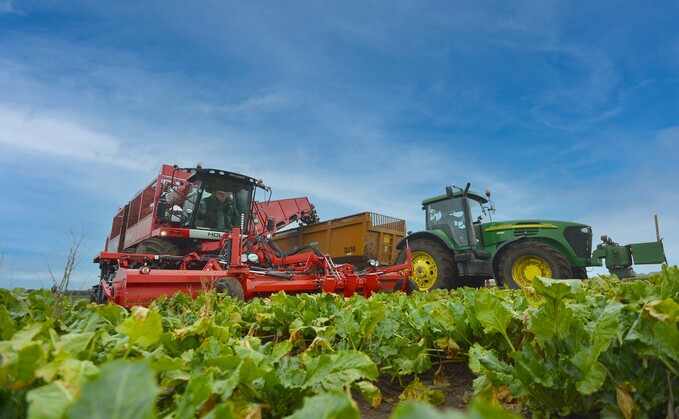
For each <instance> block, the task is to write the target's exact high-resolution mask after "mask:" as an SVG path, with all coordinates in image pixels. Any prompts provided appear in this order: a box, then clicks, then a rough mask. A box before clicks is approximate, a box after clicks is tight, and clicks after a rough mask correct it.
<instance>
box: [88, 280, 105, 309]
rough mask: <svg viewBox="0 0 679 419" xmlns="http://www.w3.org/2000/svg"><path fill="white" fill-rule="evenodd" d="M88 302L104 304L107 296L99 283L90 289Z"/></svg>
mask: <svg viewBox="0 0 679 419" xmlns="http://www.w3.org/2000/svg"><path fill="white" fill-rule="evenodd" d="M90 302H91V303H96V304H106V303H107V302H108V297H107V296H106V294H104V289H103V288H102V287H101V284H97V285H94V286H93V287H92V290H91V291H90Z"/></svg>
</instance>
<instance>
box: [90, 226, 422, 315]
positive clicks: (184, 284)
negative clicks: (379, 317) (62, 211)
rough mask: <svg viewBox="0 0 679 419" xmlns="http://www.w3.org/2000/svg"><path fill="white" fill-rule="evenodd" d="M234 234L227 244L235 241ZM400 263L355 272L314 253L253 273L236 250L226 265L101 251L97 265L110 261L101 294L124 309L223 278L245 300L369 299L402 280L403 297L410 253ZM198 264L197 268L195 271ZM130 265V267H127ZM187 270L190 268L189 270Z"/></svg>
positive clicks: (195, 289)
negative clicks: (165, 263) (159, 263)
mask: <svg viewBox="0 0 679 419" xmlns="http://www.w3.org/2000/svg"><path fill="white" fill-rule="evenodd" d="M241 237H242V236H241V234H240V231H239V230H238V229H234V231H233V233H232V234H231V235H230V238H229V240H230V241H231V242H232V243H233V242H235V243H238V242H240V240H241ZM407 252H408V253H407V254H408V257H407V258H406V262H405V263H403V264H401V265H397V266H390V267H385V268H384V269H377V268H370V269H367V270H365V271H363V272H356V271H355V270H354V267H353V266H352V265H349V264H341V265H334V264H333V263H332V261H331V260H330V259H329V258H327V257H325V256H319V255H317V254H316V253H300V254H297V255H292V256H289V257H287V258H279V259H281V260H285V263H284V264H280V265H277V266H276V268H275V269H270V270H261V269H259V270H258V269H254V268H252V267H251V266H249V265H248V264H246V263H243V262H241V255H242V247H238V246H236V247H235V249H234V251H233V252H232V253H231V258H230V260H229V261H221V262H220V261H219V260H218V259H216V258H209V259H208V260H207V261H205V260H204V257H201V256H200V255H199V254H197V253H192V254H189V255H186V256H184V257H182V258H181V260H180V261H179V269H153V268H150V267H149V264H147V262H148V261H153V260H157V259H158V258H159V257H158V256H156V255H140V254H125V253H105V252H102V253H101V255H100V256H99V258H98V261H99V262H115V263H117V264H118V270H117V272H116V275H115V276H114V278H113V280H112V282H111V284H110V285H109V284H108V283H107V282H106V281H103V280H102V281H101V286H102V287H103V290H104V294H105V295H106V297H107V298H108V299H109V300H110V301H113V302H115V303H116V304H119V305H121V306H124V307H128V308H129V307H132V306H134V305H147V304H149V303H150V302H151V301H153V300H154V299H155V298H157V297H159V296H161V295H168V296H171V295H174V294H175V293H176V292H183V293H186V294H188V295H190V296H191V297H193V298H195V297H196V296H197V295H198V292H199V291H201V290H209V289H212V288H213V287H214V286H216V284H217V283H218V282H219V280H221V279H223V278H236V279H238V281H239V282H240V284H241V286H242V288H243V294H244V298H245V299H246V300H248V299H251V298H253V297H255V296H265V295H270V294H275V293H277V292H279V291H284V292H286V293H291V294H295V293H317V292H334V293H339V294H343V295H344V296H345V297H351V296H353V295H355V294H362V295H363V296H365V297H370V296H371V295H372V294H373V293H374V292H378V291H381V290H388V291H391V290H393V287H394V284H395V283H396V282H397V281H398V280H400V279H403V284H404V285H403V286H402V287H401V290H402V291H404V292H407V288H406V282H407V279H408V278H409V277H410V273H411V272H412V262H411V259H410V249H408V250H407ZM197 264H199V265H202V267H201V268H200V269H195V266H196V265H197ZM132 266H134V267H132ZM192 268H193V269H192Z"/></svg>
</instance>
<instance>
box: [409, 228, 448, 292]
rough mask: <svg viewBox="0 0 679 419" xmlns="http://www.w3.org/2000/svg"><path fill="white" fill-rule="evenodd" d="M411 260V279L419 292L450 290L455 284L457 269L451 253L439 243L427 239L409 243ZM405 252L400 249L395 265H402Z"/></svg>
mask: <svg viewBox="0 0 679 419" xmlns="http://www.w3.org/2000/svg"><path fill="white" fill-rule="evenodd" d="M410 251H411V252H412V259H413V276H412V277H411V279H412V280H413V281H415V284H417V286H418V287H419V289H420V291H430V290H435V289H439V288H443V289H451V288H454V287H455V285H456V283H457V267H456V266H455V259H454V258H453V252H451V251H450V250H448V249H446V248H445V247H444V246H442V245H441V244H439V243H436V242H435V241H432V240H429V239H416V240H413V241H412V242H410ZM405 260H406V250H405V249H402V250H401V252H400V253H399V254H398V257H397V258H396V264H401V263H404V262H405Z"/></svg>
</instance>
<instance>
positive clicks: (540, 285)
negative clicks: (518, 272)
mask: <svg viewBox="0 0 679 419" xmlns="http://www.w3.org/2000/svg"><path fill="white" fill-rule="evenodd" d="M533 288H535V292H536V293H537V294H538V295H540V296H543V297H547V298H551V299H553V300H563V299H564V298H566V297H573V296H575V295H576V294H577V293H578V292H579V291H580V289H581V288H582V281H580V280H579V279H550V278H543V277H540V276H536V277H535V279H533Z"/></svg>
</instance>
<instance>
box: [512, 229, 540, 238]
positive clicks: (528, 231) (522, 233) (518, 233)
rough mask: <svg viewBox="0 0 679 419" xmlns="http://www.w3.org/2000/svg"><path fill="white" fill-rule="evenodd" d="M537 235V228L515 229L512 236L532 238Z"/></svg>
mask: <svg viewBox="0 0 679 419" xmlns="http://www.w3.org/2000/svg"><path fill="white" fill-rule="evenodd" d="M536 234H538V229H537V228H515V229H514V235H515V236H517V237H518V236H534V235H536Z"/></svg>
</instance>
